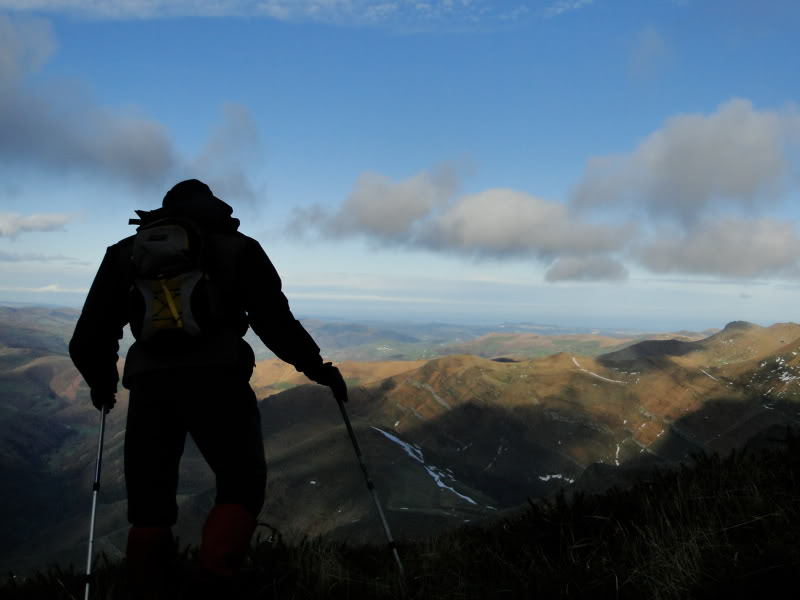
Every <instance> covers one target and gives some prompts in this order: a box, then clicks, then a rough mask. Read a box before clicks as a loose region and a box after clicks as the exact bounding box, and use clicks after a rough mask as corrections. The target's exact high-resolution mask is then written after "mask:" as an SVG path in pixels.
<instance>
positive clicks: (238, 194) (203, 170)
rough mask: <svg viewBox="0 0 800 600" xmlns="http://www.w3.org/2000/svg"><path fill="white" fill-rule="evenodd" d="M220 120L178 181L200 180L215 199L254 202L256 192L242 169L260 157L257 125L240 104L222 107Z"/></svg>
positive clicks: (257, 192) (260, 149)
mask: <svg viewBox="0 0 800 600" xmlns="http://www.w3.org/2000/svg"><path fill="white" fill-rule="evenodd" d="M222 117H223V118H222V122H221V123H220V124H219V125H218V126H217V127H216V128H215V129H214V130H213V131H212V132H211V136H210V138H209V140H208V142H207V143H206V145H205V147H203V148H202V150H201V151H200V153H199V154H198V156H197V157H196V158H194V159H192V160H190V161H189V162H188V164H187V166H186V168H185V175H184V176H182V178H186V179H191V178H195V179H201V180H202V181H204V182H206V183H207V184H208V185H209V187H211V189H212V190H214V194H216V195H217V196H218V197H221V198H226V197H234V198H238V199H241V200H248V201H250V202H254V201H255V200H256V199H257V197H258V196H259V191H258V190H256V189H255V188H254V186H253V183H252V181H251V180H250V177H249V176H248V175H247V173H246V171H245V166H246V165H249V164H251V163H252V162H253V161H254V160H255V159H260V158H261V157H262V145H261V136H260V134H259V131H258V125H257V124H256V122H255V119H254V118H253V115H252V114H251V113H250V110H249V109H248V108H247V107H246V106H244V105H241V104H236V103H228V104H225V105H224V106H223V107H222Z"/></svg>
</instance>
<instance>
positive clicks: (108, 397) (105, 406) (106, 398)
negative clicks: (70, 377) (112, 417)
mask: <svg viewBox="0 0 800 600" xmlns="http://www.w3.org/2000/svg"><path fill="white" fill-rule="evenodd" d="M89 393H90V395H91V397H92V404H94V407H95V408H96V409H97V410H105V412H106V414H108V412H109V411H110V410H111V409H112V408H114V405H115V404H116V403H117V398H116V393H115V392H110V393H109V392H108V391H100V390H95V389H91V390H89Z"/></svg>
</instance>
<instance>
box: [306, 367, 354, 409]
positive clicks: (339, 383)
mask: <svg viewBox="0 0 800 600" xmlns="http://www.w3.org/2000/svg"><path fill="white" fill-rule="evenodd" d="M304 373H305V376H306V377H308V378H309V379H310V380H311V381H313V382H314V383H318V384H320V385H327V386H328V387H329V388H331V391H332V392H333V396H334V397H335V398H336V399H337V400H342V401H343V402H347V384H346V383H345V382H344V377H342V374H341V373H340V372H339V369H337V368H336V367H334V366H333V363H329V362H328V363H325V364H322V365H320V366H318V367H314V368H313V369H310V370H308V371H305V372H304Z"/></svg>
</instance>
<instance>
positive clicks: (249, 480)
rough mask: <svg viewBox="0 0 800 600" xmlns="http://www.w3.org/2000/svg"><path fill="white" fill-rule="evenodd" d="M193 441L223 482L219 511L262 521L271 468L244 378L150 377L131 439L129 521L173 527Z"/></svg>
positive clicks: (138, 391)
mask: <svg viewBox="0 0 800 600" xmlns="http://www.w3.org/2000/svg"><path fill="white" fill-rule="evenodd" d="M187 433H188V434H190V435H191V436H192V439H193V440H194V442H195V444H197V447H198V448H199V450H200V452H201V453H202V455H203V458H204V459H205V460H206V462H207V463H208V465H209V466H210V467H211V470H212V471H213V472H214V475H215V476H216V484H217V496H216V503H217V504H238V505H242V506H244V507H245V508H247V509H248V510H250V511H252V514H253V515H254V516H255V515H257V514H258V513H259V512H260V510H261V507H262V505H263V504H264V492H265V487H266V482H267V466H266V461H265V459H264V445H263V440H262V435H261V418H260V414H259V410H258V404H257V401H256V397H255V394H254V393H253V390H252V388H251V387H250V385H249V383H248V379H247V378H244V377H242V375H241V374H235V375H232V374H230V373H222V374H220V373H209V372H206V373H204V374H200V373H197V374H195V375H194V376H191V377H176V376H174V375H172V374H171V375H168V376H159V377H149V378H147V379H145V380H142V381H139V382H137V384H136V385H135V386H132V388H131V393H130V404H129V407H128V423H127V430H126V432H125V484H126V486H127V489H128V521H129V522H130V523H131V524H132V525H134V526H138V527H171V526H173V525H174V524H175V522H176V521H177V517H178V505H177V503H176V499H175V496H176V493H177V489H178V468H179V464H180V460H181V456H182V454H183V449H184V443H185V440H186V434H187Z"/></svg>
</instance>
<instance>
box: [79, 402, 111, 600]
mask: <svg viewBox="0 0 800 600" xmlns="http://www.w3.org/2000/svg"><path fill="white" fill-rule="evenodd" d="M100 413H101V415H102V416H101V417H100V440H99V441H98V443H97V462H96V463H95V467H94V483H93V484H92V519H91V521H90V522H89V555H88V557H87V559H86V591H85V592H84V594H83V600H89V584H90V583H91V581H92V579H91V577H92V549H93V548H92V547H93V546H94V516H95V513H96V512H97V492H99V491H100V465H101V463H102V462H103V438H104V437H105V434H106V414H107V413H108V409H107V408H105V407H103V409H102V410H101V411H100Z"/></svg>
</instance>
